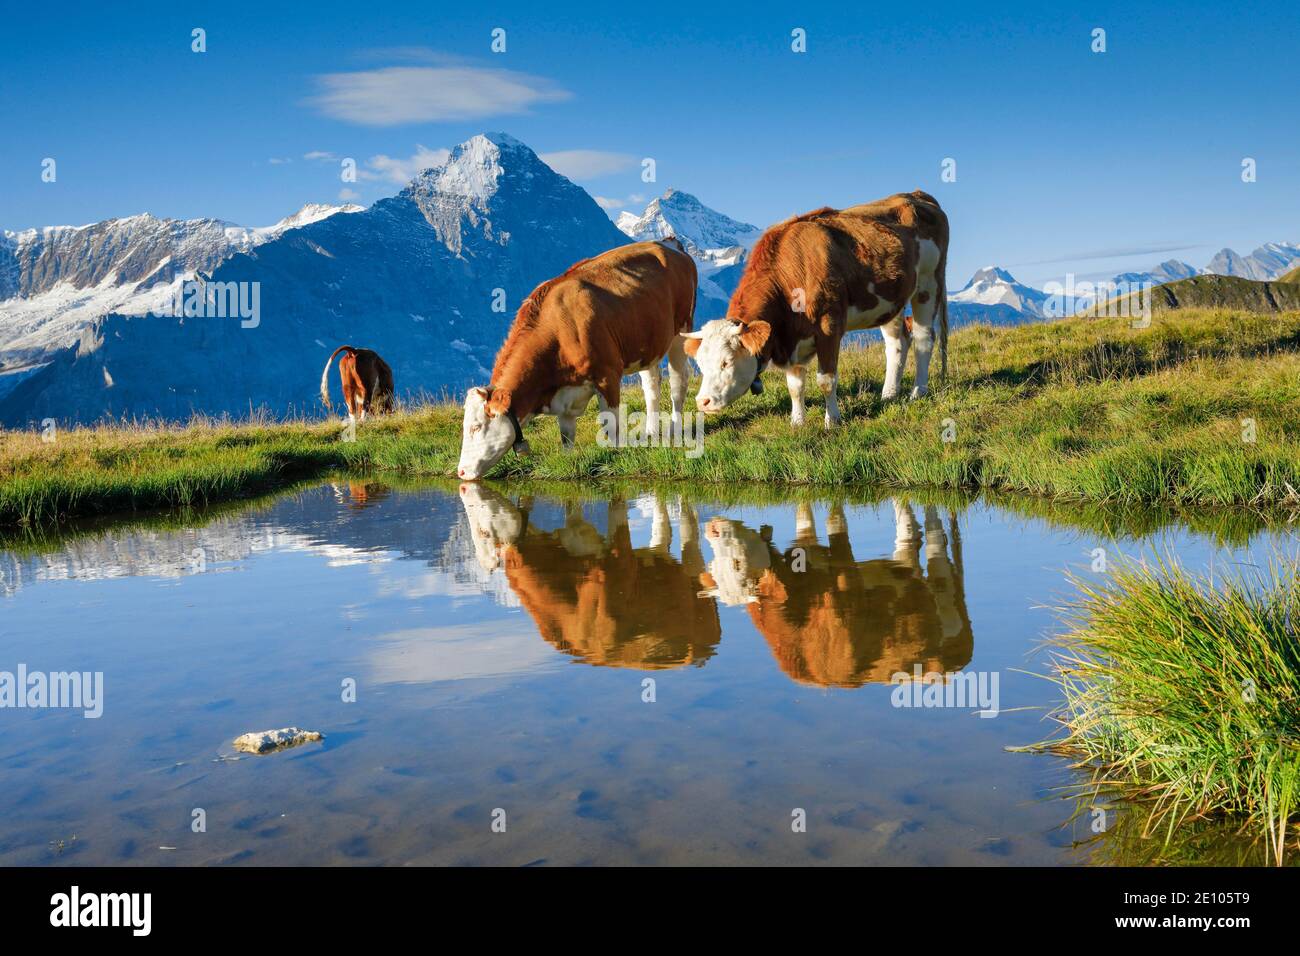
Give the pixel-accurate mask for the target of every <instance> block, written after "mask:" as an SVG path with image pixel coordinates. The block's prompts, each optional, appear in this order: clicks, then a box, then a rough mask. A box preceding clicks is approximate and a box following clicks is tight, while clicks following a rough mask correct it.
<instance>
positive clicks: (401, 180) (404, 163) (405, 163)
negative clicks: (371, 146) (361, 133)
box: [357, 146, 451, 186]
mask: <svg viewBox="0 0 1300 956" xmlns="http://www.w3.org/2000/svg"><path fill="white" fill-rule="evenodd" d="M450 155H451V152H450V151H449V150H445V149H429V147H427V146H416V147H415V154H414V155H413V156H408V157H406V158H405V159H402V158H400V157H393V156H385V155H384V154H383V153H380V154H379V155H378V156H371V157H370V158H369V159H367V160H366V165H365V168H363V169H360V170H358V171H357V172H358V174H359V175H360V176H361V178H362V179H370V180H385V181H387V182H390V183H397V184H398V185H399V186H405V185H406V184H407V183H409V182H410V181H411V180H412V179H414V178H415V175H416V173H418V172H420V170H422V169H428V168H429V167H430V166H441V165H442V164H443V163H445V162H446V161H447V157H448V156H450Z"/></svg>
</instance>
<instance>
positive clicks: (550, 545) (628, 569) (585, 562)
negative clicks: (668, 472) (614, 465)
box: [460, 482, 722, 670]
mask: <svg viewBox="0 0 1300 956" xmlns="http://www.w3.org/2000/svg"><path fill="white" fill-rule="evenodd" d="M460 496H461V502H462V504H464V506H465V514H466V517H467V518H468V520H469V526H470V535H471V537H472V539H473V542H474V549H475V554H476V557H477V558H478V562H479V565H480V566H481V567H482V568H484V569H485V570H489V571H494V570H496V569H497V568H501V567H503V568H504V570H505V576H506V581H507V582H508V583H509V585H510V590H511V591H512V592H513V593H514V594H515V595H516V596H517V597H518V598H519V603H520V604H521V605H522V606H523V607H524V609H525V610H527V611H528V614H529V615H530V616H531V617H532V619H533V622H534V623H535V624H536V626H537V630H538V632H539V633H540V634H541V636H542V637H543V638H544V639H545V640H546V641H547V642H549V643H550V644H552V645H554V646H555V647H556V648H557V649H558V650H560V651H562V652H564V653H565V654H569V655H571V656H572V657H575V658H577V659H578V660H581V661H583V662H584V663H587V664H594V665H597V666H603V667H633V668H638V669H641V670H658V669H662V668H669V667H679V666H682V665H684V664H694V665H697V666H698V665H702V664H703V663H704V662H705V661H706V660H708V658H710V657H712V656H713V653H714V649H715V648H716V647H717V645H718V642H719V640H721V637H722V629H721V624H720V622H719V620H718V608H717V605H716V603H715V602H714V601H712V600H710V599H709V598H706V597H702V596H701V595H700V593H699V590H700V579H701V576H702V575H703V573H704V558H703V554H702V553H701V550H700V542H699V528H698V522H697V519H696V517H695V512H694V511H693V510H692V509H691V507H690V506H689V505H688V504H686V503H685V502H683V503H682V505H681V519H680V523H679V528H680V531H681V536H682V558H681V561H680V562H679V561H677V560H676V559H675V558H674V557H673V555H672V552H671V544H672V525H671V523H670V520H669V515H668V508H667V506H666V504H665V503H664V502H663V500H662V499H660V498H658V497H655V498H654V500H653V502H652V504H651V516H652V521H651V531H650V542H649V545H648V546H647V547H644V548H634V547H632V536H631V529H630V528H629V526H628V519H627V513H628V508H627V503H626V502H625V501H617V500H616V501H613V502H610V505H609V517H608V530H607V531H606V533H605V534H601V533H600V531H598V530H597V529H596V528H595V527H594V526H593V525H591V524H590V523H589V522H587V521H586V520H585V519H584V518H583V517H582V512H581V509H580V508H578V507H577V506H568V507H566V509H565V522H564V526H563V527H561V528H558V529H556V530H554V531H542V530H539V529H538V528H535V527H532V526H530V523H529V516H528V512H527V511H526V510H523V509H521V508H516V507H515V505H513V504H512V503H511V502H510V501H509V500H508V499H506V498H504V497H503V496H501V495H499V494H498V493H497V492H495V491H493V490H492V489H490V488H487V487H484V486H483V485H481V484H479V483H477V482H475V483H468V482H467V483H466V484H463V485H461V488H460Z"/></svg>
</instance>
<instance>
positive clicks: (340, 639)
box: [0, 481, 1289, 865]
mask: <svg viewBox="0 0 1300 956" xmlns="http://www.w3.org/2000/svg"><path fill="white" fill-rule="evenodd" d="M555 494H556V492H555V490H554V488H548V489H547V491H546V492H543V491H539V490H536V489H531V490H530V489H527V488H514V487H511V488H504V487H494V486H491V485H481V486H480V485H467V486H464V487H456V486H445V487H444V486H438V487H403V488H397V489H394V488H388V487H385V486H384V485H382V484H378V483H374V482H363V481H354V482H343V481H340V482H336V483H332V484H328V483H327V484H322V485H319V486H315V487H309V488H306V489H300V490H297V491H295V492H293V493H291V494H288V495H285V496H282V497H280V498H276V499H273V500H270V501H265V502H260V503H258V504H256V505H253V506H248V507H245V508H243V509H233V510H227V511H225V512H223V513H221V514H219V515H215V516H214V515H208V516H206V517H201V518H195V520H194V521H193V523H192V524H190V525H189V526H185V525H184V524H183V523H182V525H181V526H172V527H168V526H162V525H155V526H150V525H148V524H147V523H146V524H143V525H140V524H136V525H131V526H119V527H112V526H110V527H105V528H100V529H96V530H94V531H93V532H89V533H82V534H77V535H74V536H69V537H67V538H64V539H61V540H56V541H53V542H50V541H44V542H37V543H31V544H18V545H14V546H13V547H12V549H11V550H8V551H0V670H7V671H15V670H16V668H17V666H18V665H19V664H20V663H21V664H24V665H26V667H27V668H28V669H29V670H31V671H36V670H40V671H65V670H77V671H91V672H94V671H102V672H103V674H104V712H103V716H102V717H100V718H99V719H85V718H83V717H82V715H81V713H80V712H78V711H71V710H66V709H44V710H31V709H22V710H17V709H7V710H0V864H6V865H15V864H130V863H147V864H159V863H161V864H214V863H247V864H340V863H342V864H375V863H383V864H406V863H415V864H430V863H436V864H450V863H475V864H502V865H524V864H543V863H545V864H584V863H596V864H631V863H651V864H692V863H700V864H732V863H832V864H1071V863H1082V862H1088V861H1090V860H1092V861H1096V859H1097V857H1096V855H1095V853H1094V850H1095V846H1094V847H1093V848H1092V849H1088V848H1085V849H1080V848H1077V847H1074V846H1073V844H1074V843H1075V841H1082V840H1087V839H1089V838H1091V837H1092V836H1093V834H1092V833H1091V832H1089V830H1088V825H1087V823H1088V821H1087V820H1085V821H1084V822H1083V823H1082V824H1080V825H1077V826H1063V825H1062V824H1063V823H1064V822H1065V821H1066V820H1067V818H1068V817H1069V816H1070V814H1071V812H1072V809H1073V804H1072V803H1070V802H1067V801H1063V800H1062V799H1061V798H1060V796H1059V793H1058V788H1060V787H1061V786H1062V785H1064V784H1067V783H1070V782H1071V781H1073V780H1075V779H1076V778H1075V777H1073V776H1071V774H1070V772H1069V771H1068V770H1067V769H1066V768H1065V766H1064V765H1063V763H1062V762H1061V761H1059V760H1058V759H1057V758H1053V757H1047V756H1031V755H1025V754H1017V753H1009V752H1007V751H1006V750H1005V748H1006V747H1007V746H1008V745H1019V744H1025V743H1028V742H1031V741H1034V740H1039V739H1041V738H1043V737H1044V736H1046V735H1048V734H1049V733H1050V732H1051V729H1052V728H1051V726H1050V725H1049V724H1047V723H1045V722H1044V719H1043V715H1044V708H1048V707H1050V706H1051V705H1052V704H1053V703H1055V695H1054V693H1053V687H1052V685H1051V684H1050V682H1048V681H1046V680H1043V679H1042V678H1041V677H1036V676H1033V674H1031V673H1026V671H1036V672H1042V671H1043V670H1044V669H1045V665H1046V661H1045V660H1044V659H1043V658H1042V657H1041V655H1039V656H1035V655H1034V654H1033V653H1032V652H1033V651H1034V648H1035V647H1036V646H1038V645H1039V643H1040V642H1041V641H1042V640H1043V639H1044V638H1045V637H1046V636H1048V635H1049V634H1051V633H1052V632H1053V631H1054V630H1055V628H1056V621H1055V615H1054V613H1053V612H1052V611H1050V610H1047V609H1046V608H1047V606H1051V605H1054V604H1057V603H1059V601H1060V600H1061V599H1063V598H1064V597H1066V596H1068V594H1069V593H1070V586H1069V585H1068V583H1067V582H1066V580H1065V578H1064V575H1063V572H1064V571H1065V570H1066V569H1067V568H1070V569H1073V570H1075V571H1077V572H1079V573H1082V574H1085V575H1094V574H1097V572H1095V571H1094V570H1093V567H1094V562H1095V561H1096V554H1097V550H1096V549H1099V548H1100V549H1105V553H1106V556H1107V558H1108V559H1109V560H1112V561H1113V560H1115V559H1117V558H1118V557H1119V555H1120V554H1121V553H1129V554H1134V553H1141V552H1143V551H1149V550H1151V549H1160V550H1166V551H1169V552H1172V553H1173V554H1175V555H1176V556H1177V557H1178V559H1179V560H1181V561H1183V562H1184V563H1185V564H1187V565H1188V566H1190V567H1192V568H1195V569H1200V568H1205V567H1208V566H1210V565H1211V564H1213V565H1214V566H1215V567H1222V568H1224V569H1227V568H1229V567H1230V566H1231V565H1233V564H1234V563H1236V564H1239V563H1243V562H1244V563H1249V562H1256V561H1266V560H1267V558H1268V557H1269V555H1271V554H1273V553H1274V552H1276V551H1285V550H1286V549H1287V547H1288V544H1289V543H1288V540H1287V539H1285V537H1284V536H1279V535H1276V534H1271V533H1265V532H1259V533H1251V531H1250V529H1249V528H1247V529H1246V531H1244V532H1243V531H1241V529H1240V525H1239V524H1238V526H1237V530H1236V532H1235V533H1234V535H1233V537H1232V541H1231V543H1225V542H1224V541H1221V540H1218V539H1216V538H1214V537H1213V536H1208V535H1205V534H1201V533H1197V532H1193V531H1190V530H1188V529H1187V528H1186V527H1184V526H1182V525H1180V524H1178V523H1177V522H1174V523H1171V524H1167V525H1164V526H1163V527H1162V526H1161V525H1162V520H1154V521H1152V520H1148V521H1146V522H1145V523H1143V524H1141V525H1139V527H1141V528H1142V530H1143V533H1142V534H1135V533H1132V532H1133V525H1132V523H1131V522H1130V523H1127V524H1126V523H1125V522H1118V523H1117V524H1116V525H1115V527H1118V528H1119V529H1120V530H1118V531H1107V530H1098V529H1104V528H1105V527H1106V523H1105V522H1104V521H1098V520H1097V518H1096V516H1095V515H1082V514H1073V513H1071V512H1070V511H1069V510H1068V509H1065V510H1061V509H1056V510H1055V511H1054V512H1052V513H1050V514H1045V515H1044V516H1042V517H1039V516H1034V515H1032V514H1024V513H1020V511H1017V510H1008V509H1007V508H1005V507H1001V506H999V505H995V504H992V503H988V502H978V501H977V502H965V501H961V500H945V501H942V502H936V501H933V500H927V499H924V498H915V497H913V498H907V497H901V496H900V497H896V498H884V499H881V500H876V501H871V500H844V499H839V500H837V499H835V498H833V497H825V496H823V497H817V496H816V495H815V494H813V495H810V496H805V497H803V498H802V499H801V500H793V499H792V500H789V501H777V502H775V503H765V504H755V503H744V502H741V503H736V502H735V501H720V500H717V495H718V492H716V491H715V492H709V491H703V492H698V491H694V492H685V491H683V490H682V489H671V488H670V489H666V490H665V489H659V490H658V491H657V492H656V491H639V490H628V489H624V490H623V491H622V492H621V493H619V494H614V493H606V494H604V495H600V494H586V495H584V496H582V497H578V498H568V499H567V500H565V499H563V498H559V497H555ZM1021 510H1024V509H1021ZM1029 510H1031V511H1032V510H1033V509H1029ZM1124 529H1127V531H1126V530H1124ZM917 669H919V671H920V672H922V673H945V674H955V675H971V676H972V677H975V678H979V679H982V680H983V681H984V682H985V683H984V686H985V687H986V688H987V687H988V686H990V685H989V681H990V680H991V679H996V681H997V691H998V695H997V696H998V699H997V701H996V704H997V706H996V708H995V709H996V710H997V711H998V713H997V715H996V716H983V717H982V716H978V715H977V713H976V711H977V710H979V709H980V706H978V705H976V704H974V702H971V705H969V706H950V707H919V708H918V707H899V706H895V702H896V697H897V689H896V687H894V686H891V684H890V680H891V678H892V677H893V675H894V674H896V673H898V672H900V671H901V672H906V673H913V672H916V671H917ZM352 686H354V687H355V700H351V699H348V698H350V697H351V696H352V695H350V694H349V693H348V692H347V691H348V688H349V687H352ZM289 725H296V726H299V727H302V728H305V729H311V730H319V731H321V732H323V733H324V734H325V735H326V738H325V741H324V742H323V743H320V744H308V745H306V746H304V747H301V748H298V749H294V750H290V751H286V752H282V753H278V754H273V755H269V756H262V757H248V756H241V757H240V759H234V754H233V749H232V747H231V741H232V739H233V738H234V737H235V736H237V735H239V734H241V733H244V732H246V731H254V730H265V729H270V728H276V727H283V726H289ZM196 810H201V811H202V813H201V814H200V815H199V816H200V817H201V818H202V819H204V820H205V822H206V829H205V830H204V831H203V832H195V830H194V827H193V825H192V821H194V820H195V818H196V815H195V811H196ZM503 814H504V820H505V832H495V831H494V829H493V821H494V819H495V820H498V821H499V820H500V819H501V818H502V815H503ZM799 819H803V820H805V821H806V828H805V829H804V831H803V832H796V831H797V829H798V828H797V827H795V826H792V823H794V822H795V821H797V820H799ZM1111 849H1112V850H1113V847H1112V848H1111ZM1112 856H1113V854H1112Z"/></svg>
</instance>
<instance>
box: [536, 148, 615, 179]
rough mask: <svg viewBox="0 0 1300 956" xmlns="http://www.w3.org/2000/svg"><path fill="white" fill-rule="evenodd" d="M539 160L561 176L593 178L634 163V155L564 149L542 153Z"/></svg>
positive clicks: (606, 174)
mask: <svg viewBox="0 0 1300 956" xmlns="http://www.w3.org/2000/svg"><path fill="white" fill-rule="evenodd" d="M541 160H542V162H544V163H545V164H546V165H547V166H550V167H551V169H553V170H555V171H556V172H557V173H559V174H560V175H561V176H568V177H569V178H570V179H595V178H596V177H598V176H608V175H610V174H611V173H619V172H622V171H623V170H625V169H631V168H632V167H633V166H635V165H636V157H635V156H629V155H628V154H627V153H610V152H606V151H604V150H600V149H565V150H561V151H559V152H556V153H542V154H541Z"/></svg>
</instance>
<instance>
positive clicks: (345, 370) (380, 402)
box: [320, 345, 393, 422]
mask: <svg viewBox="0 0 1300 956" xmlns="http://www.w3.org/2000/svg"><path fill="white" fill-rule="evenodd" d="M340 352H342V353H343V357H342V358H341V359H339V379H340V381H341V382H342V383H343V403H344V404H345V405H347V407H348V421H352V422H355V421H365V420H366V413H367V412H374V413H375V414H377V415H382V414H387V413H389V412H391V411H392V410H393V370H392V369H391V368H389V367H388V363H387V362H385V361H384V360H383V359H381V358H380V357H379V353H378V352H372V351H371V350H370V349H358V348H353V347H352V346H351V345H340V346H339V347H338V348H336V349H335V350H334V351H333V353H331V355H330V357H329V358H328V359H326V360H325V371H323V372H321V373H320V400H321V401H322V402H323V403H324V404H325V407H326V408H328V407H329V405H330V390H329V374H330V365H331V363H333V361H334V356H335V355H338V354H339V353H340Z"/></svg>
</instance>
